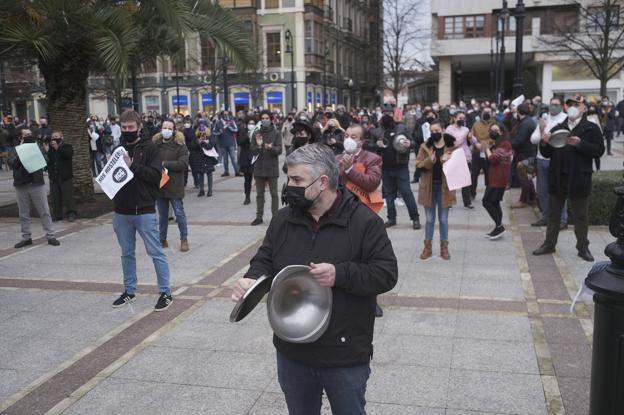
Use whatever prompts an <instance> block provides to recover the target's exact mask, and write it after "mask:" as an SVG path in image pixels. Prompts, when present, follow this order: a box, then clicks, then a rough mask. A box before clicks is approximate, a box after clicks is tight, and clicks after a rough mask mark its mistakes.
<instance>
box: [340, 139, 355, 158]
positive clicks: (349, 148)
mask: <svg viewBox="0 0 624 415" xmlns="http://www.w3.org/2000/svg"><path fill="white" fill-rule="evenodd" d="M343 144H344V150H345V153H347V154H353V153H355V152H356V151H357V142H356V141H355V140H354V139H352V138H350V137H349V138H345V140H344V143H343Z"/></svg>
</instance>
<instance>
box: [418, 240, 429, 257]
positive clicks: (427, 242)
mask: <svg viewBox="0 0 624 415" xmlns="http://www.w3.org/2000/svg"><path fill="white" fill-rule="evenodd" d="M431 255H432V249H431V241H427V240H425V246H424V247H423V251H422V254H420V259H422V260H425V259H427V258H430V257H431Z"/></svg>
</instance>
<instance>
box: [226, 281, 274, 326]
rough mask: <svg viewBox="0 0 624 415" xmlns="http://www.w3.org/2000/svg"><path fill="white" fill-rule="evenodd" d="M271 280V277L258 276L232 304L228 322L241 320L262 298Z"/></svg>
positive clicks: (269, 287) (267, 290) (269, 286)
mask: <svg viewBox="0 0 624 415" xmlns="http://www.w3.org/2000/svg"><path fill="white" fill-rule="evenodd" d="M271 282H272V278H269V277H267V276H266V275H263V276H261V277H260V278H258V279H257V280H256V282H255V283H254V284H253V285H252V286H251V287H250V288H249V289H248V290H247V291H246V292H245V294H244V295H243V296H242V297H241V299H240V300H238V302H237V303H236V305H235V306H234V309H233V310H232V312H231V313H230V322H231V323H234V322H237V321H241V320H242V319H244V318H245V317H246V316H247V314H249V313H251V311H252V310H253V309H254V308H256V306H257V305H258V303H259V302H260V301H261V300H262V297H264V295H265V294H266V293H268V292H269V290H270V289H271Z"/></svg>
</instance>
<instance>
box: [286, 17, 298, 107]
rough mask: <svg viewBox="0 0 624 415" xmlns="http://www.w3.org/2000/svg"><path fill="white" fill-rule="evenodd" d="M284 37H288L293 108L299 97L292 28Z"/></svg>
mask: <svg viewBox="0 0 624 415" xmlns="http://www.w3.org/2000/svg"><path fill="white" fill-rule="evenodd" d="M284 37H285V38H286V39H285V40H286V53H288V54H290V96H291V99H292V105H291V109H292V108H294V107H295V106H296V104H297V98H296V97H295V82H296V80H295V51H294V45H293V37H292V33H291V32H290V29H286V32H285V33H284Z"/></svg>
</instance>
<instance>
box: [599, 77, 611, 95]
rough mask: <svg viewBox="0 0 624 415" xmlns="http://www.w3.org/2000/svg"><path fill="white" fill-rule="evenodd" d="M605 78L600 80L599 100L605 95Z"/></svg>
mask: <svg viewBox="0 0 624 415" xmlns="http://www.w3.org/2000/svg"><path fill="white" fill-rule="evenodd" d="M607 82H609V81H607V77H606V76H605V77H602V78H600V98H601V99H602V97H604V96H606V95H607Z"/></svg>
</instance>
